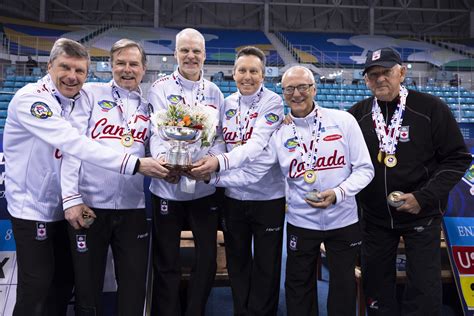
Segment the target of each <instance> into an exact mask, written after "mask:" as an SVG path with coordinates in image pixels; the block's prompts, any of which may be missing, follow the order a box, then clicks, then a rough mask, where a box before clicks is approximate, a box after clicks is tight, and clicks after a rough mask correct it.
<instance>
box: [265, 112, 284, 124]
mask: <svg viewBox="0 0 474 316" xmlns="http://www.w3.org/2000/svg"><path fill="white" fill-rule="evenodd" d="M265 119H266V120H267V124H268V125H273V124H274V123H276V122H278V120H279V119H280V117H279V116H278V115H276V114H275V113H268V114H266V115H265Z"/></svg>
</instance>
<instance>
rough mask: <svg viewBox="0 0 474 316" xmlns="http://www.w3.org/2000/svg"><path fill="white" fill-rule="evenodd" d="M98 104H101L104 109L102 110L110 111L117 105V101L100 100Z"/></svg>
mask: <svg viewBox="0 0 474 316" xmlns="http://www.w3.org/2000/svg"><path fill="white" fill-rule="evenodd" d="M98 104H99V106H100V108H101V109H102V111H104V112H108V111H110V110H112V109H113V108H114V107H115V106H116V105H117V103H115V102H113V101H109V100H102V101H99V103H98Z"/></svg>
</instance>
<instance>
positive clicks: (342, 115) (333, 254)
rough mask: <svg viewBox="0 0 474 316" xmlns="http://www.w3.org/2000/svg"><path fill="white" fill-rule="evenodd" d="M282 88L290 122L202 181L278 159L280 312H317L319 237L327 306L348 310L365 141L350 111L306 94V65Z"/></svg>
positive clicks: (246, 179)
mask: <svg viewBox="0 0 474 316" xmlns="http://www.w3.org/2000/svg"><path fill="white" fill-rule="evenodd" d="M282 90H283V94H284V97H285V100H286V103H287V104H288V105H289V106H290V108H291V114H290V116H291V118H292V122H291V123H290V124H288V125H281V126H280V128H279V129H278V130H277V131H275V132H274V133H273V135H272V137H271V139H270V143H269V145H268V146H267V148H266V149H265V151H264V152H263V153H262V155H260V156H259V158H257V159H256V160H254V161H252V162H250V163H249V164H248V165H247V166H245V167H243V168H241V169H238V170H235V171H232V172H223V173H218V174H217V176H215V177H214V176H213V177H212V178H211V179H210V183H211V184H215V185H219V186H224V187H235V186H242V185H248V184H249V183H252V182H255V181H257V180H258V179H259V178H261V177H262V176H263V175H265V174H266V173H267V172H268V170H270V168H272V166H273V165H274V164H275V163H278V164H279V166H280V170H281V172H282V173H283V175H284V177H285V178H286V182H287V185H288V191H287V204H288V213H287V220H288V224H287V251H288V259H287V264H286V281H285V290H286V305H287V308H288V315H290V316H293V315H294V316H301V315H317V308H318V304H317V300H316V297H317V295H316V290H317V287H316V275H315V273H316V269H315V266H316V261H317V258H318V257H319V251H320V250H319V249H320V245H321V243H322V242H324V244H325V247H326V255H327V259H328V264H329V271H330V281H329V295H328V304H327V306H328V314H329V315H355V312H356V301H355V300H356V292H355V291H356V290H355V279H354V267H355V260H356V255H357V253H358V251H359V247H360V244H361V235H360V229H359V223H358V221H359V219H358V215H357V205H356V201H355V194H356V193H358V192H359V191H360V190H361V189H363V188H364V187H365V186H366V185H367V184H368V183H369V182H370V181H371V179H372V178H373V174H374V171H373V166H372V163H371V160H370V157H369V153H368V150H367V146H366V145H365V142H364V138H363V136H362V132H361V130H360V128H359V126H358V124H357V122H356V121H355V119H354V118H353V117H352V116H351V115H350V114H348V113H346V112H343V111H338V110H330V109H324V108H321V107H319V106H318V105H317V103H315V102H314V97H315V95H316V86H315V81H314V76H313V74H312V73H311V71H310V70H309V69H307V68H304V67H302V66H294V67H292V68H290V69H288V70H287V71H286V72H285V74H284V75H283V78H282Z"/></svg>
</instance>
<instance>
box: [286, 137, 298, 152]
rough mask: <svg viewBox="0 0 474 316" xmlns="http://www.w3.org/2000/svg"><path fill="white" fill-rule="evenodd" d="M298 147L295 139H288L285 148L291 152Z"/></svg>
mask: <svg viewBox="0 0 474 316" xmlns="http://www.w3.org/2000/svg"><path fill="white" fill-rule="evenodd" d="M296 146H298V142H297V141H296V138H294V137H293V138H290V139H287V140H286V142H285V147H286V148H288V150H289V151H295V148H296Z"/></svg>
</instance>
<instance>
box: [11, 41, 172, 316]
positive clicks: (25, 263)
mask: <svg viewBox="0 0 474 316" xmlns="http://www.w3.org/2000/svg"><path fill="white" fill-rule="evenodd" d="M88 67H89V55H88V53H87V50H86V49H85V48H84V47H83V46H82V45H81V44H79V43H77V42H75V41H72V40H69V39H64V38H62V39H59V40H57V41H56V42H55V44H54V46H53V49H52V51H51V54H50V58H49V62H48V74H47V75H46V76H45V77H43V78H42V79H40V80H39V81H38V82H37V83H32V84H28V85H26V86H25V87H23V88H22V89H20V90H19V91H18V92H17V93H16V94H15V96H14V97H13V99H12V101H11V102H10V105H9V107H8V117H7V121H6V124H5V132H4V136H3V139H4V152H5V161H6V165H5V169H6V178H5V189H6V198H7V201H8V212H9V213H10V215H11V216H12V226H13V234H14V236H15V241H16V250H17V252H16V254H17V264H18V286H17V300H16V304H15V309H14V312H13V315H15V316H18V315H25V316H26V315H27V316H32V315H38V316H43V315H65V314H66V308H67V303H68V301H69V299H70V297H71V291H72V284H73V282H72V277H73V273H72V264H71V258H70V253H69V245H68V242H67V240H68V238H67V222H66V221H64V213H63V210H62V205H61V187H60V177H59V174H60V164H61V160H62V152H63V153H68V154H71V155H73V156H75V157H77V158H79V159H82V160H86V161H89V162H91V163H93V164H95V165H98V166H102V167H103V168H107V169H108V170H111V171H114V172H116V173H120V174H134V173H136V172H137V171H138V172H140V173H142V174H145V175H152V176H160V177H164V176H166V175H167V172H166V169H164V168H163V167H162V166H161V165H160V164H159V163H158V162H157V161H155V160H154V159H152V158H140V159H139V158H138V157H136V156H134V155H130V154H128V153H119V152H115V151H113V150H110V149H107V148H105V147H104V146H101V145H99V144H97V143H96V142H94V141H91V140H89V139H87V138H86V137H85V136H80V135H79V133H78V131H77V130H76V129H74V128H73V127H72V126H71V124H70V123H69V122H68V121H67V120H68V118H69V116H70V114H71V113H72V112H74V111H79V110H80V109H79V107H78V106H75V105H76V102H77V100H78V99H80V97H81V88H82V85H83V83H84V81H85V79H86V76H87V71H88ZM163 169H164V170H163ZM76 220H77V223H78V224H79V225H84V221H83V218H82V216H81V217H79V218H77V219H76Z"/></svg>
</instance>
